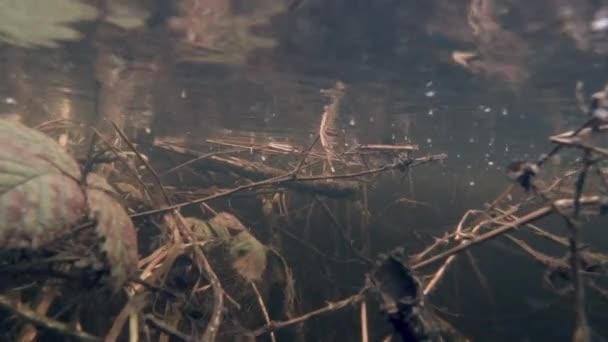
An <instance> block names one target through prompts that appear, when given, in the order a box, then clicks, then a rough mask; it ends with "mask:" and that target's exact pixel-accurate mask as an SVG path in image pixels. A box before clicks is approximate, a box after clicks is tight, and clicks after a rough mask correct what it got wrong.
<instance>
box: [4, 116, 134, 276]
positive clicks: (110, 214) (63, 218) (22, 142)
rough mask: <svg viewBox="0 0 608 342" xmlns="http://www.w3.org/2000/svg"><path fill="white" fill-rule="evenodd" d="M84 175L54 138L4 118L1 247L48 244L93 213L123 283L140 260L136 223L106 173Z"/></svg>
mask: <svg viewBox="0 0 608 342" xmlns="http://www.w3.org/2000/svg"><path fill="white" fill-rule="evenodd" d="M81 178H82V175H81V171H80V168H79V166H78V164H77V163H76V161H75V160H74V159H73V158H72V157H71V156H70V155H69V154H67V153H66V152H65V151H64V150H63V149H62V148H61V146H59V145H58V144H57V143H56V142H55V141H54V140H53V139H51V138H50V137H48V136H46V135H44V134H42V133H41V132H39V131H36V130H34V129H31V128H29V127H27V126H24V125H22V124H21V123H19V122H16V121H12V120H0V249H15V248H29V249H40V248H45V245H47V244H48V243H49V242H51V241H53V240H56V239H58V238H61V237H62V236H66V235H67V234H70V231H71V228H73V227H74V226H75V225H76V224H77V223H78V222H80V221H84V219H86V218H87V215H89V214H90V215H91V216H93V217H94V218H95V219H96V220H97V226H96V230H95V232H96V233H97V235H98V236H99V237H100V238H101V239H100V240H101V242H100V246H99V249H100V250H101V251H102V252H103V253H104V254H105V259H106V260H107V262H108V264H109V267H110V269H111V276H112V281H113V285H115V286H120V285H122V283H123V282H124V281H125V280H126V279H127V275H128V274H129V273H130V272H132V271H133V270H134V269H135V267H136V265H137V257H138V256H137V238H136V234H135V228H134V226H133V223H132V222H131V219H130V218H129V216H128V215H127V213H126V211H125V209H124V208H123V207H122V205H121V204H120V203H119V202H117V201H116V199H115V197H114V196H115V195H116V193H115V192H114V190H113V188H112V187H111V186H110V185H109V184H108V183H107V182H106V180H105V179H103V178H101V177H100V176H98V175H95V174H88V175H87V180H86V182H85V184H81ZM85 193H86V196H85ZM87 201H88V202H87Z"/></svg>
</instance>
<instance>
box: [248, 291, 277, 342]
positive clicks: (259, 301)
mask: <svg viewBox="0 0 608 342" xmlns="http://www.w3.org/2000/svg"><path fill="white" fill-rule="evenodd" d="M250 284H251V288H252V289H253V292H255V295H256V297H257V298H258V304H260V310H262V315H264V320H265V321H266V325H269V324H270V315H269V314H268V310H267V309H266V305H265V304H264V299H263V298H262V294H261V293H260V291H259V290H258V287H257V286H256V285H255V283H254V282H250ZM270 339H271V340H272V342H276V341H277V338H276V336H275V335H274V332H273V331H271V332H270Z"/></svg>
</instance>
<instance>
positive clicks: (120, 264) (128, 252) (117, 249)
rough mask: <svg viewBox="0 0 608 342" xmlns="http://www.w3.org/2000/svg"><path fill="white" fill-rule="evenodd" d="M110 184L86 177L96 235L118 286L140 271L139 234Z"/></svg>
mask: <svg viewBox="0 0 608 342" xmlns="http://www.w3.org/2000/svg"><path fill="white" fill-rule="evenodd" d="M115 196H117V193H116V192H114V190H113V189H112V187H111V186H110V184H108V183H107V182H106V180H105V179H103V178H101V177H100V176H98V175H96V174H89V175H88V176H87V199H88V204H89V209H90V213H91V215H92V216H93V217H94V218H95V219H96V220H97V227H96V232H97V234H98V236H99V237H100V238H102V241H101V250H102V251H103V252H104V253H105V255H106V258H107V259H108V262H109V264H110V268H111V277H112V283H113V284H114V285H115V286H117V287H119V286H120V285H122V284H123V283H124V282H125V281H126V280H127V277H128V275H129V274H131V273H132V272H134V271H135V270H136V269H137V260H138V255H137V235H136V233H135V227H134V226H133V222H131V219H130V218H129V215H128V214H127V212H126V211H125V209H124V208H123V206H122V205H121V204H120V203H119V202H117V201H116V199H115Z"/></svg>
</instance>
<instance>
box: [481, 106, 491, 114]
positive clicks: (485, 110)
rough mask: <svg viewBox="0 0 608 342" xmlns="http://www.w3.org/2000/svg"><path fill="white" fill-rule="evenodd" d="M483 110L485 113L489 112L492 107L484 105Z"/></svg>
mask: <svg viewBox="0 0 608 342" xmlns="http://www.w3.org/2000/svg"><path fill="white" fill-rule="evenodd" d="M483 111H484V112H486V113H489V112H491V111H492V108H490V107H486V108H484V109H483Z"/></svg>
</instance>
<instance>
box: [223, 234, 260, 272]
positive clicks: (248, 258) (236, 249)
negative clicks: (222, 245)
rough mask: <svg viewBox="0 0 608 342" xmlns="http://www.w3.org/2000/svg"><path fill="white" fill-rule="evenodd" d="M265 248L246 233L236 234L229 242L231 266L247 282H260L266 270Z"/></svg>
mask: <svg viewBox="0 0 608 342" xmlns="http://www.w3.org/2000/svg"><path fill="white" fill-rule="evenodd" d="M266 252H267V248H266V246H264V245H263V244H262V243H260V241H258V240H257V239H256V238H255V237H254V236H253V235H251V234H250V233H249V232H247V231H243V232H240V233H238V234H237V235H236V236H235V237H234V238H233V239H232V240H231V242H230V256H231V257H232V259H233V260H234V261H233V263H232V266H233V267H234V269H235V270H236V271H237V272H238V274H239V275H240V276H241V277H243V278H245V279H246V280H249V281H254V280H260V279H261V278H262V275H263V274H264V271H265V270H266Z"/></svg>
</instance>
